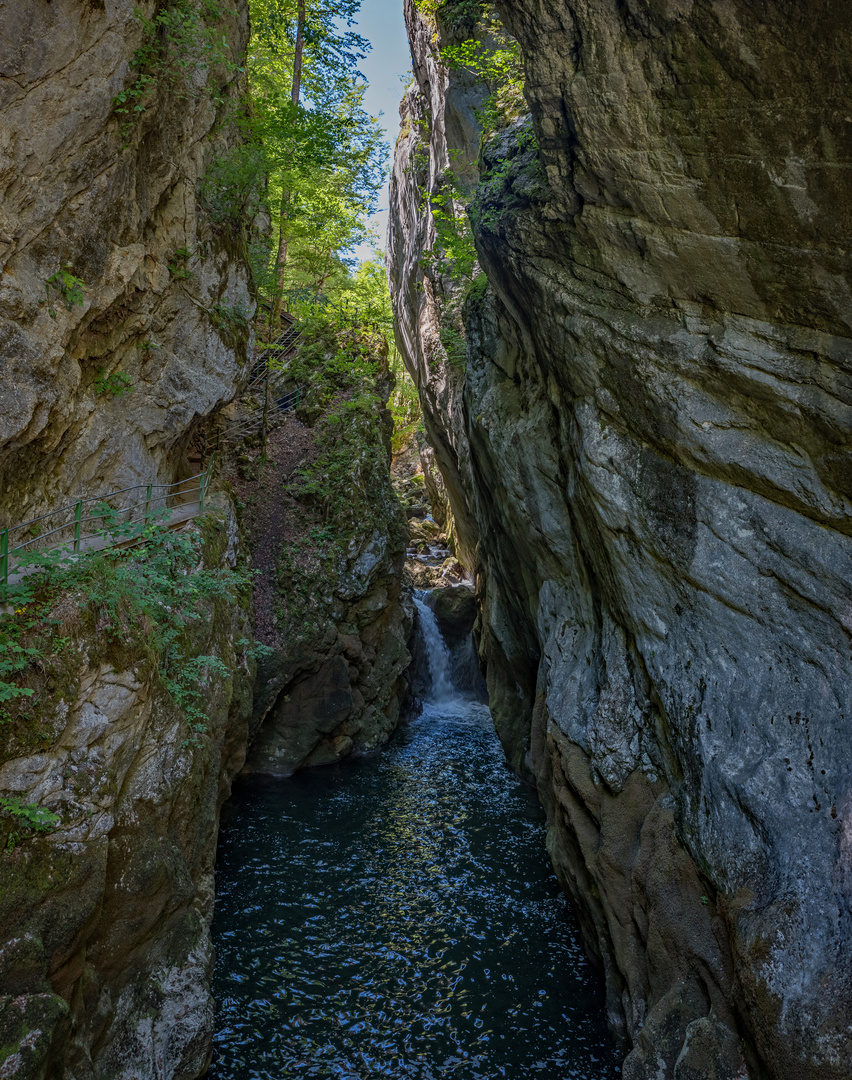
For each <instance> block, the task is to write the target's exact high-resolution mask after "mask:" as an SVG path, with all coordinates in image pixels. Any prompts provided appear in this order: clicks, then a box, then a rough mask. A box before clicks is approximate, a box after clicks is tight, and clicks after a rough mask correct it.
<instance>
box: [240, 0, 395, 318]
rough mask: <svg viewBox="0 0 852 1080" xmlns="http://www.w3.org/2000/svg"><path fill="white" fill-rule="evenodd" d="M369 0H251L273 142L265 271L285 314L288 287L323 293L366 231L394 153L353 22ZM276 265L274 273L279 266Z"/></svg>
mask: <svg viewBox="0 0 852 1080" xmlns="http://www.w3.org/2000/svg"><path fill="white" fill-rule="evenodd" d="M359 6H360V0H338V2H334V3H331V2H329V0H251V16H252V26H253V37H252V42H251V46H250V50H249V60H248V68H249V85H250V91H251V97H252V112H253V117H254V128H255V139H256V140H257V141H258V142H259V143H260V144H261V145H262V146H263V148H264V157H265V163H266V177H265V188H266V191H267V196H268V200H269V206H270V209H271V210H274V212H273V213H272V227H273V231H274V234H275V236H274V244H273V249H272V250H274V254H272V253H270V262H271V264H272V265H271V267H268V268H267V270H268V272H267V273H266V274H265V275H264V277H265V279H266V280H265V282H264V284H265V285H266V287H267V289H268V291H269V293H270V294H271V299H272V301H273V316H274V317H277V315H278V313H279V312H280V310H281V306H282V304H283V302H284V299H285V297H286V294H287V290H288V287H292V286H298V287H305V286H306V285H307V286H309V287H312V288H313V289H314V291H317V292H319V291H322V290H323V289H324V287H325V286H326V284H327V283H328V281H329V280H330V279H331V277H332V276H333V275H334V274H335V272H336V271H339V269H340V268H341V266H344V267H345V252H346V250H347V249H349V248H351V247H352V246H353V245H354V244H356V243H358V242H359V241H360V240H361V239H362V238H363V236H364V231H365V227H366V226H365V221H366V218H367V217H368V216H369V214H370V213H372V212H373V210H374V208H375V202H376V196H377V194H378V191H379V189H380V187H381V185H382V183H383V181H384V178H385V168H384V160H385V159H386V156H387V150H386V147H385V146H384V144H383V143H382V138H381V131H380V129H379V127H378V122H377V120H376V119H375V118H374V117H370V116H369V114H368V113H367V112H366V111H365V109H364V107H363V93H364V88H365V84H364V82H363V80H362V78H361V76H360V74H359V72H358V71H357V63H358V62H359V61H360V59H362V58H363V56H364V55H365V54H366V51H367V49H368V48H369V43H368V42H367V41H365V39H364V38H362V37H360V36H359V35H358V34H356V33H354V32H352V31H351V30H348V29H343V30H341V29H340V26H341V24H342V25H343V26H344V27H348V26H351V24H352V21H353V19H354V16H355V15H356V14H357V11H358V8H359ZM270 271H271V272H270Z"/></svg>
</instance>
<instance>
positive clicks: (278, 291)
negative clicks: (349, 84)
mask: <svg viewBox="0 0 852 1080" xmlns="http://www.w3.org/2000/svg"><path fill="white" fill-rule="evenodd" d="M305 18H306V12H305V0H299V21H298V24H297V26H296V51H295V53H294V54H293V86H292V89H291V92H290V100H291V101H292V102H293V105H295V106H296V107H297V108H298V105H299V98H300V96H301V93H302V53H303V52H304V51H305ZM289 208H290V192H289V191H288V189H287V187H286V186H285V187H284V190H283V191H282V192H281V211H280V213H279V216H278V254H277V255H276V257H275V303H274V305H273V309H272V322H273V327H274V329H275V330H276V331H277V330H278V328H279V326H280V323H281V306H282V304H283V301H284V275H285V273H286V270H287V231H286V222H287V217H288V213H287V212H288V210H289Z"/></svg>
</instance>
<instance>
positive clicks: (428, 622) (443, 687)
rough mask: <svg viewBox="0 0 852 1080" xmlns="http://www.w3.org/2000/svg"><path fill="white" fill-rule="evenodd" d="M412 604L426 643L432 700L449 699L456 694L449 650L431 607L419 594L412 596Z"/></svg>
mask: <svg viewBox="0 0 852 1080" xmlns="http://www.w3.org/2000/svg"><path fill="white" fill-rule="evenodd" d="M414 606H415V607H416V608H417V614H418V615H419V617H420V628H421V630H422V631H423V641H424V643H425V645H426V658H427V659H428V661H429V675H430V676H431V679H432V695H431V696H432V701H450V700H452V699H453V698H454V697H455V696H456V695H455V692H454V690H453V680H452V676H451V675H450V651H449V649H448V648H447V646H446V644H445V642H444V638H443V636H442V635H441V628H440V627H439V626H438V620H437V619H436V618H435V613H434V612H433V611H432V609H431V608H429V607H427V606H426V604H425V603H424V601H423V600H421V599H420V597H419V596H415V597H414Z"/></svg>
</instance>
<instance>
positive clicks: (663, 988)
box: [390, 0, 852, 1080]
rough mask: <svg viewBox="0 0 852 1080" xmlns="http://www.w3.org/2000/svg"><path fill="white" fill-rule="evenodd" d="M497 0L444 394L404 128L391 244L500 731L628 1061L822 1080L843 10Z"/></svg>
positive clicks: (834, 963) (839, 791) (845, 861)
mask: <svg viewBox="0 0 852 1080" xmlns="http://www.w3.org/2000/svg"><path fill="white" fill-rule="evenodd" d="M501 9H502V15H503V17H504V21H505V23H506V25H507V26H508V28H509V29H510V31H511V32H512V33H513V34H514V35H515V36H516V37H517V39H518V41H519V42H520V44H521V48H522V51H523V54H524V58H525V67H526V79H527V82H526V95H527V98H528V100H529V103H530V106H531V109H532V118H531V120H530V121H520V122H518V123H517V124H516V125H514V126H513V127H512V128H510V129H509V130H507V131H505V132H503V133H502V134H500V135H498V136H497V137H496V138H495V139H493V140H492V141H491V142H490V143H489V144H488V145H487V147H486V148H485V151H484V154H483V158H482V160H481V168H482V180H481V183H480V187H479V190H478V192H477V196H476V199H475V201H474V205H473V208H472V218H473V221H474V224H475V226H476V242H477V249H478V252H479V256H480V261H481V265H482V267H483V269H484V271H485V272H486V274H487V280H488V287H487V288H482V287H479V288H477V289H475V290H474V291H473V293H472V295H471V296H470V298H469V300H468V303H467V307H466V328H467V336H468V352H467V358H466V370H465V373H464V384H463V388H462V387H459V388H457V389H456V390H455V396H454V398H453V402H452V408H447V400H446V399H442V398H441V396H440V394H439V393H437V392H436V390H437V388H440V386H441V385H443V383H444V382H445V381H446V379H447V365H446V363H445V361H444V360H443V359H442V357H441V355H440V351H439V350H437V349H434V348H433V349H430V345H429V343H430V341H432V340H434V336H435V334H436V332H437V331H436V326H437V319H436V316H435V314H434V312H433V310H432V309H431V308H430V306H429V294H428V289H427V291H426V293H425V294H423V293H420V294H418V292H417V291H416V289H415V288H414V287H413V283H414V282H416V278H417V273H418V272H417V268H416V264H417V244H418V242H419V240H418V237H417V236H416V235H415V233H414V232H413V231H412V226H411V221H412V215H411V210H410V208H411V205H412V203H413V201H414V200H415V199H416V198H417V195H416V191H415V190H414V182H415V180H416V177H415V176H413V175H412V173H411V172H409V173H406V172H405V171H404V167H403V166H404V162H405V156H406V154H408V155H409V156H411V155H412V154H413V153H414V152H415V150H416V148H415V147H410V146H408V145H407V144H406V142H405V140H403V143H402V144H401V147H400V148H399V149H398V158H397V163H398V168H397V172H396V184H395V188H394V193H393V203H392V218H393V220H392V225H391V245H390V253H391V257H392V259H393V260H394V263H393V266H392V269H391V279H392V282H393V283H394V285H395V287H396V296H395V303H396V306H397V309H398V314H399V320H400V345H401V347H402V349H403V350H404V354H405V356H406V360H407V363H408V364H409V366H410V369H411V371H412V373H413V374H414V375H415V378H416V379H417V380H418V384H419V385H420V387H421V399H422V402H423V405H424V410H425V411H426V412H427V415H428V420H427V430H428V431H429V432H430V435H431V434H432V433H433V432H438V435H437V437H436V439H435V444H436V455H437V460H438V463H439V466H440V468H441V470H442V473H443V474H444V479H445V482H446V488H447V492H448V496H449V499H450V502H451V504H452V508H453V512H454V514H455V517H456V520H457V521H458V522H460V523H465V527H466V528H469V530H470V531H469V534H468V536H469V540H468V542H467V543H466V545H465V548H466V551H467V552H468V554H469V553H470V552H471V550H473V549H475V566H476V569H477V572H478V585H479V592H480V598H481V602H482V608H483V616H482V618H483V637H482V643H483V645H482V647H483V651H484V654H485V657H486V659H487V663H488V678H489V688H490V691H491V700H492V706H493V710H494V714H495V720H496V722H497V726H498V730H499V732H500V735H501V738H502V739H503V742H504V745H505V746H506V749H507V754H508V756H509V759H510V761H511V762H512V764H513V765H514V766H515V768H517V769H518V770H519V771H522V772H526V773H528V774H531V775H532V776H533V777H534V778H535V780H536V781H537V783H538V786H539V791H540V793H541V798H542V801H543V803H544V805H545V806H546V808H547V812H548V820H549V844H550V850H551V854H552V857H553V860H554V865H555V866H556V869H557V872H558V874H559V876H560V880H561V881H562V883H563V885H564V887H565V888H566V890H567V891H568V893H569V895H570V896H571V897H572V899H573V901H574V903H575V906H576V909H577V911H578V913H579V916H580V919H581V922H582V925H583V927H584V930H585V933H586V937H587V940H588V941H589V943H590V945H591V947H592V948H593V950H594V951H595V953H596V954H597V955H598V957H599V958H600V961H601V964H602V967H603V971H604V974H605V978H606V985H607V1008H608V1013H609V1017H610V1021H611V1023H612V1025H613V1027H614V1029H615V1030H616V1032H618V1033H621V1034H622V1035H623V1036H624V1037H625V1038H626V1040H627V1047H628V1049H629V1051H630V1052H629V1054H628V1056H627V1058H626V1061H625V1064H624V1076H625V1077H626V1078H628V1080H639V1078H643V1080H649V1078H651V1077H654V1078H661V1077H662V1078H676V1080H687V1078H689V1080H692V1078H697V1077H702V1078H703V1077H710V1076H713V1077H717V1078H721V1077H725V1078H729V1080H730V1078H734V1077H745V1076H750V1077H755V1078H757V1077H760V1078H764V1077H766V1078H771V1080H816V1078H817V1077H819V1078H821V1080H824V1078H834V1080H841V1078H844V1077H847V1076H849V1075H850V1074H852V1031H850V1026H849V1010H850V1003H851V1002H852V982H850V972H852V963H850V960H852V957H850V948H852V944H850V943H852V934H850V911H851V910H852V885H850V877H849V839H848V833H849V829H850V825H849V822H850V815H851V814H852V756H850V755H851V754H852V751H850V739H849V731H850V716H849V709H850V701H849V680H850V652H849V645H850V642H849V635H850V625H849V619H848V612H849V610H850V601H852V592H850V586H849V581H850V570H852V545H850V540H849V534H850V524H849V523H850V516H849V511H850V497H852V488H850V482H849V478H850V476H852V459H850V427H852V425H850V420H852V411H850V405H852V393H850V381H849V376H850V371H851V370H852V337H851V336H850V327H852V301H850V294H849V284H850V269H852V268H850V264H849V236H848V224H849V221H850V217H852V197H850V191H852V188H850V186H849V183H848V178H849V175H850V172H849V170H850V161H852V125H850V123H849V118H848V116H847V113H848V110H847V109H846V107H845V104H844V102H843V99H842V91H841V87H842V86H843V85H844V83H845V82H846V81H848V78H849V75H850V71H849V66H850V59H849V58H850V56H852V48H850V46H852V36H850V30H852V27H850V23H849V19H848V17H847V16H846V15H845V14H844V13H842V12H840V11H839V10H838V9H836V8H835V7H834V6H832V5H828V4H819V5H816V6H814V5H809V6H808V9H807V12H805V11H804V9H803V8H801V7H800V6H799V5H796V4H784V5H776V6H775V7H773V8H772V10H770V9H769V8H766V7H760V8H755V7H754V6H753V5H747V4H744V3H738V2H732V3H729V4H724V5H720V4H718V3H715V2H710V0H706V2H704V0H690V2H689V3H685V4H675V5H659V4H651V3H645V2H632V0H631V2H629V3H627V4H624V5H609V4H604V3H602V2H599V0H587V2H583V3H569V2H567V0H559V2H556V3H548V4H542V3H539V2H537V0H513V2H511V3H505V4H503V5H501ZM409 17H410V23H411V39H412V44H413V47H414V49H415V51H416V50H418V49H420V50H422V49H423V43H424V41H426V49H427V52H426V53H421V55H420V56H418V57H416V59H415V72H416V73H417V74H418V79H419V82H418V86H417V87H415V88H414V89H412V90H410V91H409V93H408V98H407V104H406V107H407V108H408V109H409V111H412V110H413V111H416V110H417V109H421V110H424V111H425V110H426V107H427V103H430V104H431V110H432V114H433V116H434V117H435V125H434V126H433V128H432V132H433V139H432V142H433V144H434V141H435V139H438V142H439V146H438V149H437V151H436V150H435V148H434V145H430V144H429V143H428V142H427V143H421V148H422V150H426V149H428V150H429V153H430V161H432V162H433V163H434V167H435V168H440V167H442V162H443V161H444V160H445V158H444V157H443V156H442V155H445V154H446V149H447V147H446V143H445V141H441V138H440V137H439V136H438V135H436V134H434V133H435V132H439V130H440V116H441V108H442V107H441V91H442V88H444V87H446V85H447V80H448V79H449V78H451V76H450V75H449V73H447V72H446V71H444V72H441V71H440V69H435V70H436V72H437V74H436V76H432V75H430V77H429V78H424V76H423V72H424V71H426V70H427V69H428V65H429V64H433V65H434V64H435V63H436V60H435V55H434V52H433V51H432V45H431V44H430V43H429V42H428V41H427V40H426V38H427V35H426V33H425V32H424V29H423V25H422V22H421V21H419V16H418V15H417V14H416V13H415V12H413V11H409ZM439 43H440V42H439ZM427 54H428V55H427ZM430 70H431V69H430ZM448 448H449V450H448ZM450 451H451V452H450ZM448 462H449V464H448ZM631 1047H632V1049H631Z"/></svg>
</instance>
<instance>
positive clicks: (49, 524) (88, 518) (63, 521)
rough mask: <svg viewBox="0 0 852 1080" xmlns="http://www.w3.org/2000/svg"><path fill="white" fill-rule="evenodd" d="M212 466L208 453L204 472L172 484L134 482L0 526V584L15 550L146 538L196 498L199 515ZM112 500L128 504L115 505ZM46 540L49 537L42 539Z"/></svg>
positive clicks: (76, 549)
mask: <svg viewBox="0 0 852 1080" xmlns="http://www.w3.org/2000/svg"><path fill="white" fill-rule="evenodd" d="M213 466H214V458H213V457H212V456H211V458H210V461H209V463H208V465H207V468H206V469H205V470H204V471H203V472H200V473H198V474H197V475H196V476H190V477H187V479H186V480H177V481H175V483H173V484H136V485H134V486H133V487H127V488H121V489H120V490H118V491H110V492H108V493H106V494H103V495H91V496H89V497H87V498H85V499H78V500H77V501H76V502H75V503H68V504H67V505H66V506H61V507H59V509H58V510H50V511H49V512H48V513H46V514H42V515H41V516H40V517H36V518H31V519H30V520H29V521H23V522H21V524H20V525H12V526H10V527H9V528H8V529H3V530H2V531H1V532H0V584H2V585H4V586H5V585H8V584H9V574H10V573H11V572H12V570H13V568H14V567H13V559H14V556H15V555H16V553H17V554H18V555H20V554H26V553H27V552H30V551H38V550H42V551H55V550H59V549H62V548H67V551H68V554H69V555H71V554H74V555H76V554H80V553H81V552H83V551H85V550H87V548H90V547H92V545H91V544H90V543H89V542H90V541H91V540H93V539H95V538H97V539H100V540H102V541H106V542H105V543H101V544H100V547H99V548H98V550H102V549H103V548H105V547H115V546H118V545H120V544H122V545H123V544H126V545H130V544H133V543H139V542H140V541H141V540H143V539H144V535H143V534H144V532H145V529H146V528H147V527H148V525H150V524H151V523H152V522H154V521H163V522H164V523H166V524H168V519H169V518H170V517H171V515H172V513H173V511H174V510H175V509H176V508H177V507H180V506H181V505H192V504H193V503H194V502H196V501H197V503H198V514H199V515H200V514H203V513H204V502H205V499H206V497H207V489H208V488H209V486H210V480H211V478H212V476H213ZM194 481H195V483H193V482H194ZM142 491H144V493H145V495H144V498H140V499H137V500H135V501H128V499H129V498H130V496H131V494H132V493H133V492H142ZM192 496H197V499H193V498H192ZM116 501H118V502H119V503H120V504H126V505H118V506H116V505H113V504H114V503H115V502H116ZM192 516H195V515H192ZM182 520H184V519H182ZM185 520H189V518H186V519H185ZM95 522H100V525H95ZM25 537H26V539H25ZM48 540H49V541H50V542H49V543H45V541H48ZM16 541H17V542H16Z"/></svg>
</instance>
